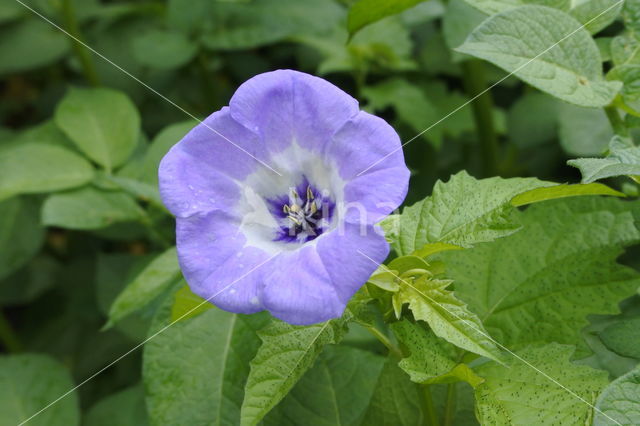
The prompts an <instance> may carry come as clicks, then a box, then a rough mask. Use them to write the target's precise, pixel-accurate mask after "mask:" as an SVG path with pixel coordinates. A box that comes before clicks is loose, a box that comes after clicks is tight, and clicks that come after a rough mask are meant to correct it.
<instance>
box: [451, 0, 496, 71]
mask: <svg viewBox="0 0 640 426" xmlns="http://www.w3.org/2000/svg"><path fill="white" fill-rule="evenodd" d="M487 17H488V15H487V14H486V13H484V12H481V11H480V10H479V9H476V8H475V7H472V6H471V5H470V4H469V3H468V2H466V1H464V0H450V1H449V2H448V3H447V8H446V10H445V13H444V16H443V18H442V34H443V35H444V41H445V43H446V44H447V46H448V47H449V49H455V48H457V47H458V46H460V45H461V44H462V43H464V41H465V40H466V39H467V37H468V36H469V34H470V33H471V31H473V30H474V29H475V28H477V27H478V25H480V24H481V23H482V22H483V21H484V20H485V19H487ZM451 59H452V60H453V62H460V61H461V60H464V59H469V56H467V55H464V54H462V53H460V52H457V51H455V50H454V51H452V56H451Z"/></svg>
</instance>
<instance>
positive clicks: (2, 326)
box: [0, 310, 22, 352]
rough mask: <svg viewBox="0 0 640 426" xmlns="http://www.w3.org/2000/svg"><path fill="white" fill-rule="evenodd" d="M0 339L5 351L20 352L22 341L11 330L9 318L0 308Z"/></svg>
mask: <svg viewBox="0 0 640 426" xmlns="http://www.w3.org/2000/svg"><path fill="white" fill-rule="evenodd" d="M0 341H1V342H2V344H3V345H4V347H5V349H6V350H7V352H20V351H21V350H22V343H20V339H19V338H18V335H17V334H16V333H15V332H14V331H13V328H12V327H11V324H10V323H9V320H8V319H7V317H6V316H5V314H4V312H2V311H1V310H0Z"/></svg>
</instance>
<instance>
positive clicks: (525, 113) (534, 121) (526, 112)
mask: <svg viewBox="0 0 640 426" xmlns="http://www.w3.org/2000/svg"><path fill="white" fill-rule="evenodd" d="M560 107H561V104H560V102H559V101H558V100H557V99H555V98H553V97H551V96H548V95H546V94H544V93H538V92H534V93H528V94H525V95H524V96H522V97H520V98H518V100H516V102H515V103H514V104H513V106H512V107H511V109H510V110H509V113H508V115H507V128H508V134H509V142H511V143H512V144H514V145H516V146H517V147H519V148H522V149H526V148H534V147H537V146H540V145H542V144H544V143H546V142H550V141H553V140H554V139H555V138H556V134H557V128H558V122H559V120H558V111H559V110H560ZM532 129H535V131H532Z"/></svg>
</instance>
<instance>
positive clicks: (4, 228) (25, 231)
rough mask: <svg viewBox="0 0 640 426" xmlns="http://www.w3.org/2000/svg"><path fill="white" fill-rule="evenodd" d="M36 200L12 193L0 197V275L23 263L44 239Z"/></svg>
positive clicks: (2, 275)
mask: <svg viewBox="0 0 640 426" xmlns="http://www.w3.org/2000/svg"><path fill="white" fill-rule="evenodd" d="M39 208H40V205H39V203H37V202H35V201H34V200H32V199H30V198H25V197H15V198H11V199H9V200H5V201H0V252H1V253H3V255H2V256H0V279H2V278H5V277H6V276H8V275H9V274H11V273H12V272H14V271H16V270H18V269H19V268H21V267H22V266H23V265H25V264H26V263H27V262H28V261H29V260H30V259H31V258H32V257H33V256H34V255H35V254H36V253H37V252H38V251H39V250H40V247H41V246H42V242H43V240H44V229H43V227H42V226H41V225H40V217H39V215H40V214H39Z"/></svg>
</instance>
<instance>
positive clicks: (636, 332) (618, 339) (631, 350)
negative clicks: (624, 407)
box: [598, 318, 640, 402]
mask: <svg viewBox="0 0 640 426" xmlns="http://www.w3.org/2000/svg"><path fill="white" fill-rule="evenodd" d="M598 335H599V337H600V340H602V343H604V344H605V346H606V347H607V348H609V349H611V350H612V351H614V352H615V353H617V354H618V355H621V356H625V357H629V358H635V359H639V360H640V318H630V319H621V320H619V321H616V322H614V323H613V324H611V325H609V326H607V327H606V328H605V329H604V330H602V331H601V332H600V333H599V334H598ZM639 402H640V401H639Z"/></svg>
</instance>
